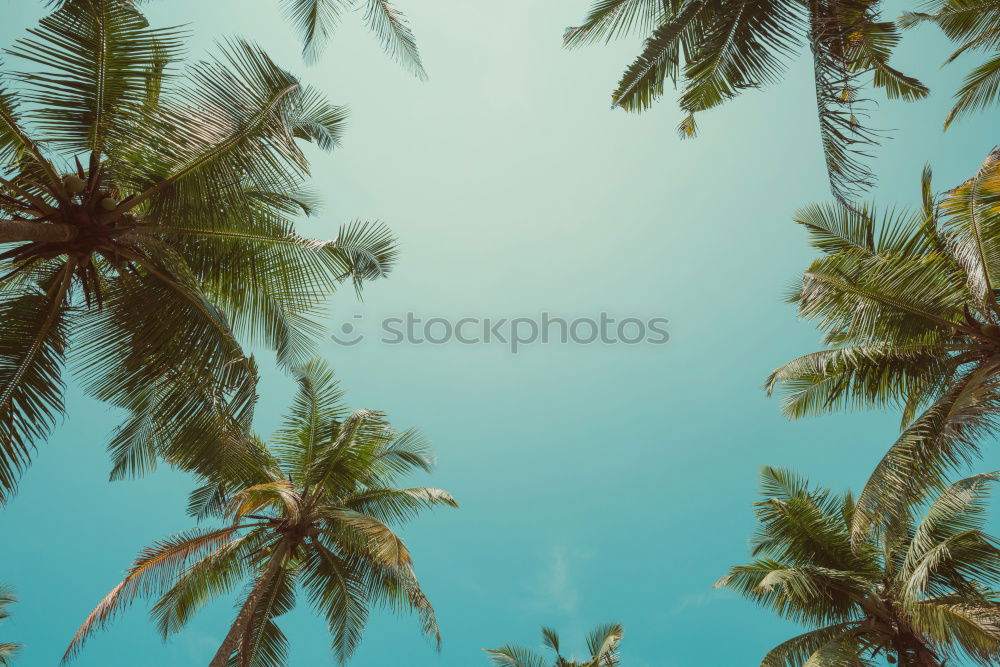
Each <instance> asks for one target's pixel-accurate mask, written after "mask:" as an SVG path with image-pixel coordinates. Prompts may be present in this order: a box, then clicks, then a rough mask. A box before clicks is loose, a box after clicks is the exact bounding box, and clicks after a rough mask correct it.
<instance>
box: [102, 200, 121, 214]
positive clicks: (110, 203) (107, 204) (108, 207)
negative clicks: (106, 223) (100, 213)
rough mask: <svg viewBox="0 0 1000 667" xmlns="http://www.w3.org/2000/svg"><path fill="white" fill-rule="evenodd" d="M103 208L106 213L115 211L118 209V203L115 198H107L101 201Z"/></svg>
mask: <svg viewBox="0 0 1000 667" xmlns="http://www.w3.org/2000/svg"><path fill="white" fill-rule="evenodd" d="M101 208H103V209H104V210H105V211H113V210H115V209H116V208H118V201H117V200H116V199H115V198H113V197H105V198H104V199H102V200H101Z"/></svg>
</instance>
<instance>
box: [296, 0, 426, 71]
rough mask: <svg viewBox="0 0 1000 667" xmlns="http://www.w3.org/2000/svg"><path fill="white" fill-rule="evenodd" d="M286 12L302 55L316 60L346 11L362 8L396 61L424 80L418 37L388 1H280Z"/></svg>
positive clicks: (367, 19) (371, 25) (369, 22)
mask: <svg viewBox="0 0 1000 667" xmlns="http://www.w3.org/2000/svg"><path fill="white" fill-rule="evenodd" d="M281 5H282V8H283V9H284V11H285V15H286V16H287V17H288V19H289V20H290V21H291V22H292V25H293V26H295V28H296V29H297V30H298V31H299V34H300V35H301V36H302V55H303V57H304V58H305V59H306V61H307V62H312V63H315V62H316V61H317V60H318V59H319V56H320V55H321V54H322V52H323V48H324V47H325V46H326V43H327V42H328V41H329V40H330V37H331V36H332V35H333V32H334V30H335V29H336V27H337V24H338V23H340V20H341V19H342V18H343V15H344V14H345V13H347V12H352V11H358V10H359V9H361V8H364V22H365V24H366V25H367V26H368V27H369V28H370V29H371V30H372V32H374V33H375V36H376V37H378V40H379V42H381V44H382V48H384V49H385V50H386V51H387V52H388V53H389V54H390V55H391V56H392V57H393V58H394V59H395V60H396V61H397V62H399V63H400V64H401V65H403V66H404V67H406V68H407V69H408V70H409V71H411V72H413V74H415V75H416V76H417V77H418V78H421V79H424V78H426V77H427V73H426V72H425V71H424V65H423V63H422V62H420V52H419V51H418V50H417V40H416V38H415V37H414V36H413V31H412V30H411V29H410V25H409V23H408V22H407V20H406V16H405V15H404V14H403V13H402V12H401V11H399V10H398V9H396V7H395V6H394V5H393V4H392V3H390V2H389V0H281Z"/></svg>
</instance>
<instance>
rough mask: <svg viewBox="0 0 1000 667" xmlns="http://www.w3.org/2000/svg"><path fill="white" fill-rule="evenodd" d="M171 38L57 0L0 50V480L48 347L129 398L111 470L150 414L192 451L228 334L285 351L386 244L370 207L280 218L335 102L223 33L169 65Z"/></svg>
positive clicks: (114, 14) (5, 476)
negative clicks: (221, 41) (332, 215)
mask: <svg viewBox="0 0 1000 667" xmlns="http://www.w3.org/2000/svg"><path fill="white" fill-rule="evenodd" d="M184 41H185V40H184V34H183V33H182V32H181V31H179V30H177V29H175V28H163V29H161V28H152V27H150V26H149V24H148V23H147V21H146V19H145V18H144V17H143V16H142V15H141V14H140V13H139V12H138V11H137V10H136V9H135V8H134V7H133V3H132V2H130V1H129V0H66V1H65V2H62V3H60V6H59V8H58V9H57V10H56V11H54V12H53V13H52V14H51V15H49V16H47V17H45V18H43V19H42V20H41V22H40V23H39V24H38V26H37V27H35V28H32V29H30V30H29V31H28V35H27V36H26V37H24V38H23V39H21V40H19V41H18V42H17V43H16V44H15V45H14V46H13V47H12V48H11V49H9V50H8V51H7V54H8V56H11V57H12V58H13V62H17V63H19V64H20V65H21V68H20V69H8V70H6V72H5V73H4V74H3V75H2V78H0V244H5V245H3V246H0V320H2V321H3V323H4V328H3V331H2V332H0V500H2V499H4V498H5V497H7V496H9V495H10V493H11V492H12V491H13V490H14V488H15V485H16V482H17V480H18V477H19V473H20V472H21V469H22V468H23V467H24V466H26V465H27V463H28V462H29V460H30V458H31V452H32V449H33V447H34V446H35V444H36V443H37V442H38V441H39V440H43V439H44V438H45V437H47V435H48V433H49V432H50V430H51V428H52V427H53V425H54V424H55V422H56V420H57V418H58V417H59V416H60V414H61V413H62V411H63V374H64V366H65V365H66V364H67V362H69V363H71V364H72V366H73V368H74V370H75V371H76V374H77V377H78V379H79V380H80V381H81V382H82V384H83V386H84V387H85V389H86V390H88V391H89V393H90V394H91V395H93V396H96V397H97V398H100V399H103V400H105V401H108V402H110V403H111V404H112V405H114V406H116V407H119V408H123V409H125V410H126V411H128V412H129V414H130V415H131V416H130V418H129V420H128V421H127V422H126V424H125V425H124V427H123V428H122V429H121V430H120V431H119V432H118V433H117V434H116V436H115V439H114V441H113V442H112V445H111V447H112V451H113V453H114V456H115V471H114V473H113V474H114V475H120V474H126V473H129V472H141V471H142V470H145V469H148V467H149V466H150V465H152V462H153V461H155V458H156V453H157V447H158V446H159V443H161V442H163V441H164V438H163V434H164V433H169V434H170V442H171V443H172V444H173V445H174V450H173V451H172V452H171V454H170V457H171V460H172V461H173V462H175V463H178V464H181V465H184V466H193V467H195V468H197V467H198V466H201V465H203V466H206V467H210V463H211V459H212V458H213V456H215V455H216V454H217V453H218V452H216V451H215V450H213V449H212V448H211V447H206V446H204V443H207V442H210V441H211V439H210V438H207V437H206V435H207V432H208V431H209V430H211V429H214V428H221V426H220V425H225V424H230V423H232V422H234V421H236V422H243V423H248V421H249V416H250V414H251V412H252V407H253V402H254V398H255V394H254V385H255V381H256V372H255V367H254V364H253V362H252V360H250V359H248V358H246V357H245V356H244V354H243V352H242V351H241V348H240V344H239V341H238V338H239V339H241V340H243V341H246V342H251V343H262V344H265V345H267V346H269V347H271V348H272V349H274V350H276V352H277V355H278V359H279V361H280V362H281V363H283V364H287V365H291V364H294V363H300V362H301V361H304V360H305V359H307V358H308V357H309V356H310V355H311V354H312V352H311V345H312V341H313V340H314V339H315V338H316V337H317V335H318V334H319V333H320V332H321V331H322V329H321V328H320V327H319V325H318V324H317V322H316V319H315V318H316V315H317V313H318V312H319V310H320V309H321V308H322V307H323V306H324V304H325V301H326V298H327V296H328V294H329V293H330V292H331V291H332V290H333V289H335V288H336V286H337V285H338V284H340V283H341V282H343V281H345V280H348V281H352V282H353V283H354V284H355V286H357V287H359V288H360V286H361V284H362V283H363V282H364V281H367V280H370V279H374V278H377V277H380V276H382V275H384V274H385V273H386V271H387V270H388V269H389V268H390V266H391V264H392V262H393V259H394V256H395V250H394V245H393V240H392V238H391V236H390V235H389V233H388V231H387V230H386V228H385V227H384V226H382V225H381V224H368V223H352V224H349V225H347V226H344V227H341V228H340V230H339V232H338V233H337V235H336V237H335V238H334V239H333V240H330V241H320V240H313V239H309V238H305V237H303V236H300V235H298V234H297V233H296V231H295V226H294V219H295V217H296V216H297V215H298V214H303V213H305V214H308V213H311V212H312V211H313V203H312V197H311V196H310V195H309V193H308V192H307V191H306V190H305V189H304V185H305V179H306V177H307V176H308V162H307V160H306V157H305V155H304V154H303V153H302V151H301V149H300V147H299V145H298V142H300V141H307V142H311V143H312V144H313V145H315V146H317V147H318V148H321V149H325V150H329V149H331V148H333V147H334V146H335V145H337V143H338V140H339V137H340V134H341V130H342V125H343V121H344V118H345V114H346V112H345V109H344V108H343V107H338V106H333V105H331V104H330V103H329V102H328V101H327V100H326V99H325V98H324V96H323V95H322V94H320V93H319V92H318V91H316V90H314V89H312V88H310V87H308V86H305V85H303V84H301V83H300V82H299V81H298V80H297V79H295V78H294V77H293V76H292V75H290V74H289V73H288V72H286V71H284V70H282V69H280V68H279V67H277V66H276V65H275V64H274V63H273V62H272V61H271V59H270V58H268V56H267V55H266V54H265V53H264V52H263V51H261V50H260V49H259V48H257V47H256V46H253V45H252V44H250V43H248V42H245V41H242V40H236V41H232V42H228V43H226V44H225V45H223V46H221V47H220V48H219V55H218V56H217V57H215V58H212V59H207V60H202V61H199V62H196V63H194V64H191V65H190V66H189V67H187V68H186V69H185V70H184V74H183V76H180V74H179V72H178V71H176V67H175V63H176V62H177V60H178V59H179V58H180V57H181V52H182V46H183V44H184ZM8 65H10V63H8ZM234 398H235V399H237V400H233V399H234ZM223 404H226V405H228V406H229V411H228V413H227V414H225V415H221V414H219V410H218V407H219V406H220V405H223ZM185 433H187V434H190V435H191V437H190V438H185V437H184V434H185ZM199 443H201V444H199Z"/></svg>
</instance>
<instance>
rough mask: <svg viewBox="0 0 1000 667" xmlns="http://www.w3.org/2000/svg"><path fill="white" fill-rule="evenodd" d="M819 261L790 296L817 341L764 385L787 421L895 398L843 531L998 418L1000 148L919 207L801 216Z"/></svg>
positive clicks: (938, 477)
mask: <svg viewBox="0 0 1000 667" xmlns="http://www.w3.org/2000/svg"><path fill="white" fill-rule="evenodd" d="M796 219H797V221H798V222H799V223H800V224H802V225H804V226H805V227H806V228H807V229H808V231H809V234H810V236H811V238H812V244H813V246H815V247H816V248H817V249H818V250H820V251H821V253H822V254H821V256H820V258H819V259H817V260H816V261H814V262H813V263H812V264H811V265H810V266H809V268H808V269H807V270H806V271H805V273H804V275H803V277H802V279H801V281H799V282H798V284H797V285H796V286H795V288H794V290H793V292H792V294H791V295H790V300H791V301H792V302H794V303H795V304H796V305H797V306H798V310H799V314H800V316H801V317H803V318H805V319H808V320H811V321H813V322H815V323H816V324H817V325H818V326H819V328H820V329H821V330H822V331H823V333H824V337H825V342H826V343H827V346H828V347H827V349H824V350H821V351H819V352H814V353H811V354H807V355H805V356H803V357H800V358H798V359H795V360H793V361H791V362H789V363H787V364H785V365H784V366H782V367H781V368H779V369H777V370H776V371H775V372H774V373H772V374H771V376H770V377H769V378H768V379H767V381H766V384H765V386H766V388H767V390H768V391H769V392H772V391H776V390H777V391H781V392H782V393H783V394H784V411H785V414H786V415H788V416H789V417H792V418H798V417H802V416H805V415H813V414H822V413H827V412H830V411H833V410H838V409H842V408H873V407H874V408H885V407H898V408H900V409H901V410H902V413H903V419H902V426H903V431H902V433H901V435H900V437H899V439H898V440H897V441H896V443H895V444H894V445H893V446H892V447H891V448H890V449H889V451H888V452H887V453H886V455H885V456H884V457H883V459H882V460H881V461H880V462H879V464H878V466H877V467H876V469H875V471H874V472H873V474H872V476H871V479H870V481H869V483H868V484H867V485H866V486H865V488H864V489H863V490H862V492H861V494H860V495H859V497H858V507H857V510H856V512H855V513H854V522H855V526H854V532H855V534H856V535H858V534H860V533H862V532H864V531H865V530H866V527H867V526H870V525H872V523H873V522H875V521H876V520H877V517H878V516H879V515H881V514H882V513H884V512H885V511H887V508H889V507H890V506H891V505H892V504H893V503H894V502H896V499H898V498H903V497H906V496H907V494H916V495H919V494H920V493H922V492H923V489H924V488H925V487H926V486H927V485H938V486H940V484H941V483H942V482H943V480H944V479H945V478H946V477H947V476H948V474H949V473H950V472H951V471H952V470H954V469H955V468H956V466H959V465H961V464H964V463H967V462H968V461H970V460H973V459H975V458H976V456H977V455H978V454H979V446H980V443H981V442H982V441H983V439H984V438H985V437H987V436H989V435H991V434H995V433H996V432H997V430H996V427H997V421H996V420H997V416H998V415H1000V386H998V381H1000V302H998V292H997V288H996V286H997V285H1000V153H997V152H994V153H991V154H990V156H989V157H988V158H987V159H986V161H985V162H984V164H983V165H982V167H981V168H980V169H979V170H978V172H977V173H976V175H975V176H974V177H973V178H971V179H970V180H969V181H967V182H966V183H963V184H962V185H960V186H959V187H957V188H954V189H952V190H950V191H948V192H947V193H946V194H945V195H944V196H942V197H936V196H935V195H934V193H933V191H932V186H931V174H930V171H929V170H925V171H924V175H923V178H922V183H921V204H920V206H919V207H918V208H916V209H915V210H912V211H907V210H895V211H888V212H883V213H879V212H878V210H877V208H876V207H875V206H865V207H862V208H860V209H852V208H851V207H846V206H839V205H833V206H820V205H816V206H810V207H807V208H805V209H803V210H802V211H800V212H799V213H798V214H797V216H796Z"/></svg>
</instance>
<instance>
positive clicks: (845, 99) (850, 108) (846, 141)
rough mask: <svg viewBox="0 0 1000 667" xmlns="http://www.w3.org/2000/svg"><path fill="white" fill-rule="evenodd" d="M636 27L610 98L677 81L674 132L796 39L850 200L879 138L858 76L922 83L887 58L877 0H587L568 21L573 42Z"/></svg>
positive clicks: (827, 149) (778, 66)
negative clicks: (581, 13) (637, 49)
mask: <svg viewBox="0 0 1000 667" xmlns="http://www.w3.org/2000/svg"><path fill="white" fill-rule="evenodd" d="M635 32H638V33H640V34H643V35H646V36H647V39H646V41H645V44H644V46H643V50H642V52H641V53H640V54H639V56H638V57H637V58H636V59H635V61H634V62H633V63H632V65H631V66H629V68H628V69H627V70H626V71H625V73H624V74H623V75H622V78H621V80H620V81H619V83H618V87H617V88H616V89H615V91H614V93H613V94H612V96H611V99H612V105H613V106H615V107H621V108H622V109H625V110H628V111H643V110H645V109H648V108H649V107H651V106H652V105H653V103H654V102H655V101H656V100H657V99H659V98H660V97H661V96H662V95H663V93H664V91H665V88H666V82H667V80H668V79H669V80H670V81H671V82H672V83H673V84H674V86H677V85H678V84H681V86H682V92H681V95H680V100H679V105H680V108H681V110H682V111H683V112H684V113H685V117H684V120H683V121H682V122H681V124H680V126H679V127H678V132H679V133H680V135H681V136H682V137H691V136H694V135H696V134H697V124H696V121H695V118H696V115H697V114H699V113H701V112H703V111H707V110H709V109H712V108H715V107H717V106H719V105H721V104H723V103H724V102H726V101H728V100H730V99H732V98H734V97H736V96H737V95H739V94H740V93H741V92H743V91H744V90H747V89H755V88H760V87H763V86H765V85H767V84H771V83H775V82H777V81H779V80H780V79H781V78H782V75H783V74H784V71H785V66H786V64H787V62H788V61H789V60H790V59H791V58H792V57H794V56H795V54H797V53H798V51H799V47H800V45H801V44H803V43H805V44H808V45H809V49H810V52H811V54H812V60H813V73H814V77H815V89H816V101H817V110H818V113H819V129H820V137H821V139H822V143H823V150H824V153H825V160H826V166H827V172H828V174H829V179H830V184H831V187H832V189H833V193H834V195H835V196H836V197H837V198H838V199H839V200H849V199H851V198H853V197H854V196H855V195H857V194H858V193H859V192H861V191H863V190H864V189H865V188H867V187H868V186H870V185H871V184H872V182H873V179H874V177H873V174H872V172H871V171H870V169H869V168H868V167H867V166H866V165H865V160H864V158H866V157H867V156H868V154H869V153H870V152H871V150H872V149H873V148H874V147H875V145H876V144H877V142H878V139H879V134H880V133H879V132H877V131H875V130H873V129H870V128H869V127H867V112H866V110H865V109H866V106H867V105H866V102H868V101H869V100H866V99H865V93H864V92H863V87H864V86H865V85H867V83H866V81H865V80H866V79H868V78H870V79H871V82H872V83H873V84H874V86H875V87H877V88H882V89H883V90H884V92H885V94H886V96H887V97H889V98H890V99H894V98H900V99H904V100H916V99H919V98H922V97H925V96H926V95H927V93H928V90H927V88H926V87H925V86H924V85H923V84H922V83H920V82H919V81H918V80H917V79H915V78H913V77H911V76H907V75H906V74H904V73H902V72H900V71H899V70H897V69H895V68H893V67H892V66H891V65H890V64H889V58H890V56H891V54H892V51H893V49H894V47H895V46H896V44H897V43H898V41H899V34H898V31H897V29H896V27H895V24H894V23H893V22H892V21H883V20H881V18H880V16H879V2H878V0H594V3H593V5H592V6H591V9H590V12H589V13H588V14H587V16H586V18H585V19H584V21H583V23H581V24H580V25H578V26H576V27H572V28H567V29H566V33H565V36H564V43H565V45H566V46H568V47H575V46H579V45H583V44H588V43H592V42H597V41H610V40H612V39H615V38H618V37H622V36H627V35H630V34H633V33H635Z"/></svg>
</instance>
